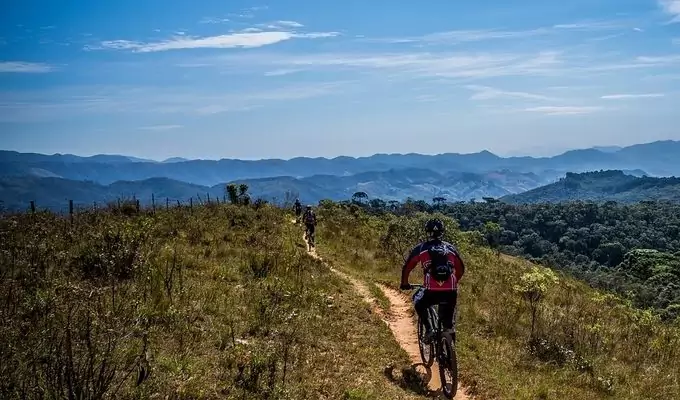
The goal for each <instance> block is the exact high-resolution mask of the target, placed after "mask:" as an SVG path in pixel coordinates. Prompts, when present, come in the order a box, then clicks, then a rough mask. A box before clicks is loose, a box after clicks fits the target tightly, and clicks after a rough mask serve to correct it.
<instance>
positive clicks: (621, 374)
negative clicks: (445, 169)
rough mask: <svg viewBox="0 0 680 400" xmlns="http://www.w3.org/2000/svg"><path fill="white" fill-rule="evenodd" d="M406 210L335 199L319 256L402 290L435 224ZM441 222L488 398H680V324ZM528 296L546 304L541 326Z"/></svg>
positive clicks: (464, 328) (540, 308) (464, 368)
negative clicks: (411, 255) (460, 274)
mask: <svg viewBox="0 0 680 400" xmlns="http://www.w3.org/2000/svg"><path fill="white" fill-rule="evenodd" d="M401 211H402V213H403V214H404V215H402V216H396V215H394V214H392V213H382V214H373V215H371V214H367V213H365V212H363V211H362V210H361V207H360V206H358V205H356V204H355V205H337V204H333V203H330V202H326V203H324V204H323V206H322V207H321V209H320V211H319V215H320V219H321V220H322V221H323V222H322V226H321V227H320V228H319V232H320V233H319V249H320V251H321V253H322V254H324V255H325V256H328V257H330V258H331V259H332V260H335V262H336V263H337V264H338V265H345V266H346V267H347V270H348V271H350V272H351V273H352V274H355V275H358V276H362V277H363V278H364V279H366V281H367V282H369V283H372V282H382V283H385V284H387V285H391V286H392V287H394V288H396V287H397V285H398V282H399V275H400V269H401V265H402V263H403V260H404V259H403V256H404V254H405V253H406V252H407V251H408V250H409V249H410V247H411V246H412V245H413V244H415V243H417V242H418V240H419V239H421V238H422V237H423V236H422V234H423V232H422V225H423V223H424V221H425V220H426V219H427V218H429V217H430V216H429V215H428V214H424V213H419V212H417V211H415V210H414V209H413V208H411V209H410V210H403V209H402V210H401ZM439 217H440V218H443V219H444V220H445V222H446V225H447V227H449V230H448V233H447V239H448V240H451V241H452V242H454V243H456V244H457V245H458V247H459V248H460V250H461V252H462V255H463V257H464V259H465V261H466V274H465V276H464V278H463V280H462V282H461V290H460V294H459V311H458V328H457V332H458V333H457V337H458V350H459V365H460V373H461V377H462V380H463V382H464V383H465V384H466V385H468V387H470V388H471V390H472V391H473V392H475V393H477V394H478V395H480V397H481V398H507V399H537V398H540V399H586V398H587V399H600V398H602V399H604V398H616V399H637V398H645V399H659V400H661V399H670V398H678V397H680V382H679V381H678V377H679V376H680V352H679V351H678V345H680V324H678V322H675V323H673V324H664V323H662V322H661V320H660V318H659V317H658V316H655V315H654V314H652V313H651V312H648V311H641V310H636V309H634V308H632V306H631V305H630V304H627V303H626V301H624V300H620V299H618V298H617V297H615V296H613V295H610V294H604V293H601V292H597V291H595V290H593V289H591V288H589V287H588V286H587V285H585V284H583V283H580V282H578V281H575V280H573V279H572V278H569V277H568V276H566V275H562V274H558V275H553V274H551V273H550V272H549V270H547V269H545V268H542V267H536V266H532V264H530V263H528V262H524V261H521V260H518V259H515V258H512V257H507V256H500V255H497V254H496V253H495V252H493V251H492V250H490V249H485V248H482V247H480V245H479V243H483V236H482V235H481V234H480V233H478V232H475V231H470V232H462V231H460V230H458V229H457V223H456V222H455V221H454V220H452V219H451V218H450V217H446V216H444V215H443V214H439ZM416 275H417V274H416ZM417 281H418V277H417V276H416V277H412V278H411V282H417ZM528 298H531V299H535V300H536V299H537V303H538V304H536V303H533V304H534V305H535V309H536V313H537V318H536V321H534V322H535V324H532V318H531V315H532V307H531V303H529V302H528V301H527V299H528ZM532 325H535V326H534V328H533V329H532Z"/></svg>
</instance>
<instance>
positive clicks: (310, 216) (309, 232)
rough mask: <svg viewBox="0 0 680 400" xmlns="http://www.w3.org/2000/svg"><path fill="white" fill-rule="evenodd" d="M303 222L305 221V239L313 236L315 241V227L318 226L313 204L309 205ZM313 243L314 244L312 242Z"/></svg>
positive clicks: (312, 238)
mask: <svg viewBox="0 0 680 400" xmlns="http://www.w3.org/2000/svg"><path fill="white" fill-rule="evenodd" d="M302 222H304V223H305V239H307V238H308V237H309V238H311V242H312V243H314V229H315V228H316V214H315V213H314V211H313V210H312V206H311V205H308V206H307V209H306V210H305V214H304V215H303V216H302ZM312 245H313V244H312Z"/></svg>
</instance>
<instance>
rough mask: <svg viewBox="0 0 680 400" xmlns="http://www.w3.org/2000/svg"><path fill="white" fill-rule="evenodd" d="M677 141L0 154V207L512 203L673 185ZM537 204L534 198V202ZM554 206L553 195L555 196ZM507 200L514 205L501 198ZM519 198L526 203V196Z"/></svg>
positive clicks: (679, 167) (679, 152) (679, 166)
mask: <svg viewBox="0 0 680 400" xmlns="http://www.w3.org/2000/svg"><path fill="white" fill-rule="evenodd" d="M679 160H680V142H677V141H662V142H654V143H647V144H640V145H635V146H629V147H624V148H617V147H601V148H592V149H585V150H573V151H568V152H566V153H564V154H561V155H558V156H555V157H542V158H534V157H509V158H503V157H499V156H497V155H495V154H492V153H490V152H488V151H482V152H479V153H473V154H451V153H449V154H440V155H421V154H376V155H373V156H370V157H359V158H353V157H336V158H333V159H327V158H303V157H301V158H294V159H291V160H278V159H269V160H257V161H245V160H231V159H223V160H219V161H210V160H186V159H183V158H171V159H168V160H165V161H162V162H157V161H151V160H143V159H139V158H134V157H127V156H122V155H96V156H92V157H78V156H74V155H61V154H56V155H43V154H34V153H17V152H12V151H0V201H2V202H4V204H5V206H6V207H10V208H14V207H19V208H25V207H26V205H27V204H28V202H29V201H30V200H36V201H38V202H39V203H40V204H43V205H44V206H48V205H49V204H63V203H64V202H65V201H66V200H68V198H71V199H73V200H76V201H78V202H83V203H87V204H89V203H91V202H93V201H97V202H103V201H108V200H113V199H116V198H118V197H121V196H132V195H136V196H137V197H138V198H140V199H141V200H142V201H147V200H149V201H150V198H151V193H154V194H155V195H156V196H157V197H169V198H173V199H179V200H188V198H190V197H195V196H196V195H197V193H211V196H214V195H220V196H221V195H222V194H223V192H224V185H225V183H226V182H237V183H247V184H248V185H249V187H250V192H251V193H252V195H254V196H256V197H263V198H266V199H273V198H277V199H283V198H284V196H285V194H286V193H287V192H289V193H292V194H298V195H299V196H300V198H301V199H302V200H303V201H306V202H316V201H318V200H320V199H324V198H329V199H335V200H339V199H346V198H349V197H351V196H352V194H353V193H355V192H357V191H362V192H366V193H367V194H368V195H369V196H370V197H372V198H376V197H379V198H383V199H385V200H403V199H406V198H407V197H411V198H413V199H423V200H431V199H432V198H433V197H435V196H441V197H445V198H446V199H447V200H449V201H457V200H469V199H471V198H476V199H480V198H481V197H487V196H488V197H503V196H509V195H513V194H518V193H522V192H526V191H530V190H532V189H536V188H538V187H540V186H542V185H546V184H550V183H553V182H556V181H557V180H558V179H559V178H561V177H564V176H565V174H566V173H568V172H571V173H578V172H586V171H593V170H623V171H624V172H625V173H626V174H628V175H634V176H638V177H639V176H646V175H653V176H672V175H678V176H680V161H679ZM539 197H540V196H539ZM558 197H559V196H558ZM507 198H508V199H514V198H515V197H512V196H511V197H507ZM527 198H529V197H527Z"/></svg>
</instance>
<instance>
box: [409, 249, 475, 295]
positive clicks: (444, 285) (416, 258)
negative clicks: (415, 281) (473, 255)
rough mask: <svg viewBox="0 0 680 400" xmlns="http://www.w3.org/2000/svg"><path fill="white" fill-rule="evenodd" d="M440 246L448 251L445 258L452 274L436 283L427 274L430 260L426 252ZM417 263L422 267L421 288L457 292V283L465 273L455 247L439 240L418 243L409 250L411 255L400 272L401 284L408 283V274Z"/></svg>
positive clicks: (463, 265)
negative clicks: (451, 269) (449, 263)
mask: <svg viewBox="0 0 680 400" xmlns="http://www.w3.org/2000/svg"><path fill="white" fill-rule="evenodd" d="M440 245H444V246H445V247H446V249H447V250H448V254H447V257H448V259H449V261H450V262H451V264H452V265H453V273H452V274H451V277H450V278H449V279H448V280H446V281H444V282H438V281H436V280H434V279H432V278H431V276H430V274H429V267H430V261H431V260H430V254H429V253H428V250H429V249H430V248H432V247H434V246H440ZM418 263H420V264H421V266H422V267H423V270H424V279H423V286H425V288H426V289H428V290H437V291H439V290H442V291H443V290H449V291H450V290H457V289H458V282H459V281H460V278H462V277H463V274H464V273H465V264H464V263H463V259H462V258H461V257H460V254H459V253H458V250H457V249H456V247H455V246H454V245H452V244H451V243H449V242H445V241H442V240H439V239H434V240H429V241H427V242H423V243H420V244H419V245H417V246H416V247H414V248H413V250H411V254H409V256H408V259H407V260H406V262H405V263H404V267H403V268H402V270H401V276H402V282H408V276H409V274H410V273H411V271H413V269H414V268H415V267H416V266H417V265H418Z"/></svg>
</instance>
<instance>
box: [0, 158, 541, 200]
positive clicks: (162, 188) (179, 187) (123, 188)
mask: <svg viewBox="0 0 680 400" xmlns="http://www.w3.org/2000/svg"><path fill="white" fill-rule="evenodd" d="M544 180H545V179H544V178H542V177H540V176H538V175H536V174H532V173H524V174H522V173H513V172H510V171H501V172H494V173H487V174H473V173H468V172H450V173H446V174H439V173H436V172H434V171H431V170H426V169H415V168H411V169H402V170H396V169H395V170H389V171H381V172H365V173H361V174H356V175H350V176H333V175H314V176H311V177H306V178H300V179H298V178H292V177H271V178H260V179H246V180H237V181H234V182H233V183H237V184H240V183H245V184H247V185H248V187H249V192H250V193H251V195H252V196H253V197H256V198H263V199H266V200H270V201H274V200H276V201H282V200H284V199H285V198H286V196H287V193H288V197H290V196H299V197H300V198H301V199H302V200H303V201H305V202H314V203H315V202H318V201H319V200H322V199H332V200H346V199H348V198H350V197H352V195H353V194H354V193H355V192H359V191H362V192H366V193H369V194H370V197H371V198H381V199H384V200H403V199H406V198H408V197H411V198H413V199H418V200H427V201H431V200H432V198H433V197H438V196H440V197H445V198H446V199H447V200H450V201H456V200H466V201H467V200H470V199H472V198H476V199H481V198H482V197H484V196H493V197H500V196H504V195H507V194H511V193H517V192H520V191H525V190H528V189H530V188H534V187H536V186H538V185H540V184H541V182H543V181H544ZM226 185H227V183H222V184H218V185H214V186H203V185H195V184H191V183H185V182H181V181H177V180H172V179H168V178H151V179H145V180H141V181H117V182H114V183H112V184H109V185H102V184H99V183H96V182H92V181H77V180H71V179H63V178H55V177H35V176H30V177H2V178H0V200H2V201H3V202H4V206H5V207H6V208H8V209H12V210H21V209H26V208H27V207H28V204H29V203H30V201H32V200H34V201H37V203H38V205H39V206H41V207H44V208H50V209H62V208H63V207H64V206H65V205H66V204H67V203H68V200H74V202H75V204H80V205H88V206H89V205H91V204H92V203H93V202H97V203H99V204H103V203H106V202H109V201H115V200H116V199H118V198H132V197H133V196H134V197H136V198H138V199H140V201H141V202H142V203H144V204H149V203H150V202H151V198H152V194H153V195H154V196H155V198H156V199H157V200H158V201H159V202H161V203H164V202H165V199H166V198H169V199H170V200H171V201H173V202H175V201H177V200H180V201H182V202H186V201H188V200H189V199H190V198H192V197H193V198H194V200H195V201H196V200H197V199H198V198H199V197H200V198H203V199H205V198H206V197H207V194H210V196H211V197H212V198H213V199H214V198H215V197H217V196H220V197H222V196H223V195H224V192H225V186H226Z"/></svg>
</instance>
